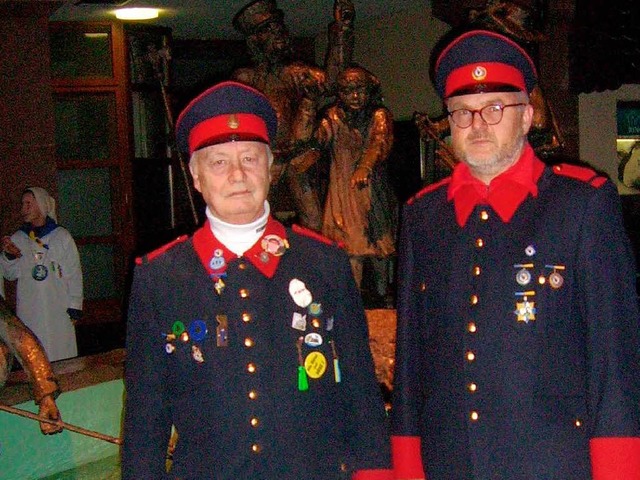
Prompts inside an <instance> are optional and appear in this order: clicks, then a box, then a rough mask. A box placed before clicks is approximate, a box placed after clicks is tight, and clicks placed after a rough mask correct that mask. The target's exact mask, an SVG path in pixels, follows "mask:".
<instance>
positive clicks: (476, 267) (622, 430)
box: [393, 166, 640, 480]
mask: <svg viewBox="0 0 640 480" xmlns="http://www.w3.org/2000/svg"><path fill="white" fill-rule="evenodd" d="M554 168H556V171H555V172H554V170H552V168H550V167H546V168H545V170H544V172H543V173H542V176H541V177H540V179H539V181H538V184H537V187H538V192H537V196H532V195H529V196H528V198H526V199H525V200H524V202H523V203H522V204H521V205H520V206H519V208H518V209H517V211H516V212H515V214H514V216H513V218H512V219H511V220H510V221H509V222H508V223H505V222H503V221H502V220H501V219H500V218H499V216H498V215H497V214H496V212H495V211H494V210H493V209H492V208H491V207H489V206H488V205H478V206H476V207H475V209H474V210H473V211H472V213H471V215H470V217H469V218H468V220H467V221H466V224H465V225H464V226H463V227H460V226H459V225H458V223H457V222H456V217H455V211H454V207H453V203H452V202H450V201H448V200H447V185H448V183H447V182H446V181H445V182H443V183H442V184H441V185H440V186H439V187H436V188H433V189H432V191H430V192H428V193H426V194H424V195H423V196H421V197H420V198H417V199H415V201H414V202H410V204H409V205H406V206H405V208H404V214H403V222H402V226H403V228H402V236H401V241H400V260H399V262H400V263H399V300H398V319H399V320H398V322H399V324H398V338H397V358H396V372H395V381H396V383H395V386H394V388H395V392H394V399H393V434H394V435H398V436H408V437H411V436H416V437H420V438H421V440H422V461H423V465H424V468H425V472H426V474H427V478H429V479H430V480H445V479H447V480H465V479H474V480H501V479H504V480H519V479H521V480H525V479H526V480H530V479H563V480H586V479H589V478H591V466H590V462H589V441H590V439H592V438H596V437H637V436H638V435H639V434H640V432H639V428H640V417H639V404H638V398H640V387H639V382H638V352H639V348H640V341H639V335H638V332H639V318H638V307H637V297H636V293H635V285H634V271H633V257H632V254H631V251H630V248H629V242H628V240H627V239H626V234H625V231H624V227H623V225H622V222H621V215H620V212H619V200H618V199H617V192H616V190H615V187H614V186H613V185H612V184H611V182H608V181H607V182H606V183H605V184H604V185H603V186H600V188H596V187H595V186H593V185H591V184H590V183H589V182H586V181H583V180H579V179H576V178H570V176H566V175H563V174H562V168H563V167H560V166H558V167H554ZM567 168H570V167H567Z"/></svg>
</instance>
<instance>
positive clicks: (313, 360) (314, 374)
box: [304, 352, 327, 379]
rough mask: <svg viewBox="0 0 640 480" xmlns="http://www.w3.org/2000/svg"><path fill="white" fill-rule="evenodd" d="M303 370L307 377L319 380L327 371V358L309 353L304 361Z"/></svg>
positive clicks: (319, 354)
mask: <svg viewBox="0 0 640 480" xmlns="http://www.w3.org/2000/svg"><path fill="white" fill-rule="evenodd" d="M304 369H305V371H306V372H307V375H309V377H311V378H314V379H318V378H320V377H321V376H322V375H324V372H326V371H327V357H325V356H324V355H323V354H322V353H321V352H311V353H310V354H309V355H307V358H305V359H304Z"/></svg>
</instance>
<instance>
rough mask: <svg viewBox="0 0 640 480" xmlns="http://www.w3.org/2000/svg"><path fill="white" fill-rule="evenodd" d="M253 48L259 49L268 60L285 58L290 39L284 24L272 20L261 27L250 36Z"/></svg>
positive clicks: (288, 50) (288, 49)
mask: <svg viewBox="0 0 640 480" xmlns="http://www.w3.org/2000/svg"><path fill="white" fill-rule="evenodd" d="M251 41H252V43H253V45H254V48H257V49H259V50H260V51H261V52H262V54H263V55H264V56H265V57H267V58H269V59H272V60H273V59H278V58H280V57H286V56H287V55H288V54H289V52H290V50H291V37H290V36H289V30H288V29H287V26H286V25H285V24H284V22H282V21H279V20H273V21H270V22H267V23H265V24H264V25H261V26H260V28H259V29H258V31H257V32H256V33H254V34H253V35H251Z"/></svg>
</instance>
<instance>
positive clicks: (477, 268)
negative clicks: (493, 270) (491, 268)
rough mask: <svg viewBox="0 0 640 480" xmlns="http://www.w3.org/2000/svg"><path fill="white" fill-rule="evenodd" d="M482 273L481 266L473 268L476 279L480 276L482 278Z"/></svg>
mask: <svg viewBox="0 0 640 480" xmlns="http://www.w3.org/2000/svg"><path fill="white" fill-rule="evenodd" d="M480 273H482V269H481V268H480V266H479V265H476V266H475V267H473V274H474V275H475V276H476V277H479V276H480Z"/></svg>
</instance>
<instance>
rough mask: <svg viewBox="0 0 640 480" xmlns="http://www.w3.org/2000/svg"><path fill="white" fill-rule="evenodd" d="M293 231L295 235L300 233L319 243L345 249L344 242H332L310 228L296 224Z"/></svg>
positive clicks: (292, 227) (292, 228)
mask: <svg viewBox="0 0 640 480" xmlns="http://www.w3.org/2000/svg"><path fill="white" fill-rule="evenodd" d="M291 230H293V231H294V232H295V233H298V234H300V235H302V236H305V237H309V238H313V239H314V240H318V241H319V242H322V243H326V244H327V245H333V246H338V247H340V248H343V249H344V247H345V245H344V243H343V242H336V241H334V240H331V239H330V238H329V237H325V236H324V235H322V234H321V233H318V232H316V231H315V230H311V229H310V228H307V227H303V226H301V225H298V224H296V223H294V224H293V225H292V226H291Z"/></svg>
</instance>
